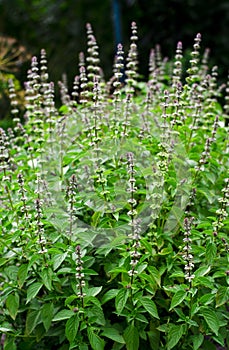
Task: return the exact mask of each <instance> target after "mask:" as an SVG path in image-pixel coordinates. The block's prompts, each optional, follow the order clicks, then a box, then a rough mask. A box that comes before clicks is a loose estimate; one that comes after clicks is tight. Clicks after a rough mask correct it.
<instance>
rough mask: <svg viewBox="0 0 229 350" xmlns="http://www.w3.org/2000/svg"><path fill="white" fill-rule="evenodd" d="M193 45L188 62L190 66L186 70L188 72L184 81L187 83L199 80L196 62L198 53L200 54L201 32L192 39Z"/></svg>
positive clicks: (197, 61)
mask: <svg viewBox="0 0 229 350" xmlns="http://www.w3.org/2000/svg"><path fill="white" fill-rule="evenodd" d="M194 41H195V42H194V45H193V51H192V52H191V56H192V58H191V60H190V64H191V67H190V68H189V69H188V70H187V72H188V73H189V77H187V78H186V81H187V82H188V83H191V84H192V83H195V82H196V81H197V80H199V75H198V70H199V67H198V63H199V55H200V42H201V34H200V33H198V34H197V35H196V37H195V39H194Z"/></svg>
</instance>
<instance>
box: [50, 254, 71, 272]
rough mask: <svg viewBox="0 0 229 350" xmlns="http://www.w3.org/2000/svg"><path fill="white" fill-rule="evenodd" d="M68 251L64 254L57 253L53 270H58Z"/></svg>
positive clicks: (53, 259)
mask: <svg viewBox="0 0 229 350" xmlns="http://www.w3.org/2000/svg"><path fill="white" fill-rule="evenodd" d="M67 255H68V253H64V254H56V255H55V256H54V257H53V258H52V261H53V270H54V271H55V270H57V269H58V267H59V266H60V265H61V264H62V262H63V261H64V260H65V259H66V257H67Z"/></svg>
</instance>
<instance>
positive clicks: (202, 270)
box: [195, 266, 211, 277]
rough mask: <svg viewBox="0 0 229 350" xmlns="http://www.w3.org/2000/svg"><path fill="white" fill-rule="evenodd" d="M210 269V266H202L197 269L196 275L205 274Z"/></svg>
mask: <svg viewBox="0 0 229 350" xmlns="http://www.w3.org/2000/svg"><path fill="white" fill-rule="evenodd" d="M210 270H211V267H210V266H201V267H199V268H198V269H197V270H196V271H195V277H201V276H205V275H206V274H207V273H208V272H209V271H210Z"/></svg>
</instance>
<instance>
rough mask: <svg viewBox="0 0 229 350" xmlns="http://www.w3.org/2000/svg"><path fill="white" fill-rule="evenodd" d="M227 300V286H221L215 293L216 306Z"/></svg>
mask: <svg viewBox="0 0 229 350" xmlns="http://www.w3.org/2000/svg"><path fill="white" fill-rule="evenodd" d="M228 301H229V287H225V286H221V287H220V288H219V290H218V292H217V293H216V307H219V306H221V305H224V304H225V303H227V302H228Z"/></svg>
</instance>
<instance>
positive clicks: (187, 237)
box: [182, 217, 195, 284]
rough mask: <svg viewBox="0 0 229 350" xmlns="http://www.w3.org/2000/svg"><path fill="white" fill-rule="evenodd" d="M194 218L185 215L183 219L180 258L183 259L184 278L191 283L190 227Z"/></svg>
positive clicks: (192, 265)
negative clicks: (181, 253) (182, 244)
mask: <svg viewBox="0 0 229 350" xmlns="http://www.w3.org/2000/svg"><path fill="white" fill-rule="evenodd" d="M193 220H194V218H188V217H186V218H185V219H184V230H185V232H184V239H183V242H184V244H185V245H184V247H183V255H182V258H183V259H184V261H185V267H184V270H185V276H184V277H185V279H186V280H187V281H188V282H189V283H190V284H191V282H192V280H193V278H194V277H195V275H194V274H193V273H192V270H193V268H194V263H193V255H192V254H191V250H192V247H191V244H192V239H191V238H190V236H191V227H192V223H193Z"/></svg>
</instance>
